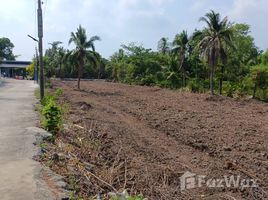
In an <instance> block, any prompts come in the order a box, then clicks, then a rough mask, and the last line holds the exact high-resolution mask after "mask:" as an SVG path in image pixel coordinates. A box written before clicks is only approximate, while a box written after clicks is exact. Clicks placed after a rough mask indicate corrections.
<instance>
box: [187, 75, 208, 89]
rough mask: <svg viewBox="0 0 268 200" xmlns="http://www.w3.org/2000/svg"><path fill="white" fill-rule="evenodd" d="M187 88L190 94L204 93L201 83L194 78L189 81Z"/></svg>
mask: <svg viewBox="0 0 268 200" xmlns="http://www.w3.org/2000/svg"><path fill="white" fill-rule="evenodd" d="M187 87H188V88H189V89H190V91H191V92H204V91H205V89H204V83H203V81H202V80H199V79H196V78H193V79H190V80H189V82H188V85H187Z"/></svg>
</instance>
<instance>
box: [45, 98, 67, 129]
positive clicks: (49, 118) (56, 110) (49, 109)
mask: <svg viewBox="0 0 268 200" xmlns="http://www.w3.org/2000/svg"><path fill="white" fill-rule="evenodd" d="M42 105H43V109H42V111H41V114H42V116H43V119H42V125H43V127H44V128H45V129H46V130H47V131H49V132H51V133H52V134H56V133H57V132H58V131H59V130H60V128H61V126H62V114H63V112H62V109H61V107H60V106H58V105H57V104H56V102H55V97H54V96H52V95H47V96H46V97H45V98H44V99H43V100H42Z"/></svg>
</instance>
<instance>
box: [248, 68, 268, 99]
mask: <svg viewBox="0 0 268 200" xmlns="http://www.w3.org/2000/svg"><path fill="white" fill-rule="evenodd" d="M251 77H252V80H253V83H254V85H255V86H254V91H253V97H255V96H256V94H257V90H258V89H261V90H262V98H263V99H266V90H267V89H268V66H265V65H260V66H256V67H254V68H253V69H252V70H251Z"/></svg>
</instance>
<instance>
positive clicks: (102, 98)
mask: <svg viewBox="0 0 268 200" xmlns="http://www.w3.org/2000/svg"><path fill="white" fill-rule="evenodd" d="M53 85H54V89H56V88H63V90H64V94H63V97H61V98H60V100H59V101H60V102H61V103H62V104H66V103H67V104H68V107H69V109H68V110H69V112H68V113H67V114H68V117H67V120H66V125H65V128H64V131H63V133H62V134H61V135H60V137H59V139H57V141H56V144H57V145H56V147H50V151H51V149H53V150H54V151H55V148H56V149H57V151H59V152H60V153H59V155H61V156H62V157H63V158H62V159H58V160H60V161H57V162H56V165H54V166H51V167H52V168H53V169H54V170H56V171H57V172H58V173H61V174H62V175H65V176H66V177H67V178H66V180H67V181H68V182H69V183H70V185H71V186H70V187H71V189H75V190H76V191H77V193H78V194H79V195H80V196H84V198H85V197H88V199H90V198H89V197H92V196H94V195H96V194H98V193H107V192H109V191H112V190H113V189H117V190H119V189H123V188H126V189H128V191H129V192H130V193H132V194H139V193H142V194H143V195H144V196H145V197H147V198H148V199H152V200H160V199H163V200H164V199H165V200H179V199H197V200H199V199H211V200H218V199H230V200H234V199H250V200H252V199H268V196H267V194H266V193H265V192H267V189H268V188H267V186H268V104H265V103H262V102H257V101H254V100H247V101H246V100H243V101H242V100H239V101H238V100H234V99H230V98H225V97H211V96H210V95H208V94H192V93H188V92H179V91H171V90H166V89H159V88H156V87H140V86H128V85H123V84H115V83H108V82H104V81H90V82H82V86H81V87H82V91H78V90H77V89H76V88H75V87H76V82H71V81H70V82H59V81H58V82H54V83H53ZM48 155H49V153H48ZM187 171H188V172H191V173H195V174H197V175H206V176H207V177H208V179H209V178H214V179H221V178H223V177H224V176H225V175H228V176H231V175H235V176H237V175H239V176H241V177H242V178H246V179H254V180H256V181H257V183H258V186H259V187H258V188H241V187H240V188H234V187H232V188H226V187H223V188H209V187H205V185H204V184H203V185H202V186H203V187H201V188H196V189H190V190H185V191H181V189H180V187H181V182H180V177H181V176H182V175H183V174H184V173H185V172H187ZM70 174H71V175H70ZM72 177H75V178H76V179H77V178H78V179H79V181H74V180H73V178H72ZM242 178H241V179H242ZM74 187H77V188H74Z"/></svg>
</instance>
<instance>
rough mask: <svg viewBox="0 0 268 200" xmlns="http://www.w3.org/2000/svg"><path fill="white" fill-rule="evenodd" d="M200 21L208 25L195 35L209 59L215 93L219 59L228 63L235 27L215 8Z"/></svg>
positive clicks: (212, 92)
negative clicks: (228, 50) (228, 53)
mask: <svg viewBox="0 0 268 200" xmlns="http://www.w3.org/2000/svg"><path fill="white" fill-rule="evenodd" d="M199 21H201V22H205V23H206V24H207V27H206V28H205V29H204V30H203V31H197V32H196V33H195V37H199V38H200V42H199V44H198V47H199V48H200V50H201V55H202V56H203V57H205V58H206V59H207V61H208V65H209V68H210V91H211V94H212V95H213V94H214V84H213V80H214V73H215V69H216V66H217V64H218V62H219V60H221V61H222V64H223V65H224V64H225V63H226V60H227V48H228V47H233V43H232V36H233V29H232V28H231V24H230V23H229V22H228V19H227V17H225V18H224V19H223V20H221V17H220V14H219V13H215V12H214V11H213V10H211V11H210V12H209V13H207V14H206V15H205V16H204V17H201V18H200V20H199ZM222 71H223V70H222Z"/></svg>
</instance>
